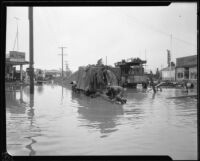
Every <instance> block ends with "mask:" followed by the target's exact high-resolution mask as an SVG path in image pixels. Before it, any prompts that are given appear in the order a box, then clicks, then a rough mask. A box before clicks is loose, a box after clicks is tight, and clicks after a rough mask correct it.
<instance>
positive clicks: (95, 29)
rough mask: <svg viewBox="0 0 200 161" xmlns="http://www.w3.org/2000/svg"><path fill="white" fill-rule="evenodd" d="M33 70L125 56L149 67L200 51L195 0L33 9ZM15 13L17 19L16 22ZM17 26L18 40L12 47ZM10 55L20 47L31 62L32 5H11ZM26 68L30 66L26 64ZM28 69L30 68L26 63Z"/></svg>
mask: <svg viewBox="0 0 200 161" xmlns="http://www.w3.org/2000/svg"><path fill="white" fill-rule="evenodd" d="M33 12H34V14H33V21H34V22H33V23H34V68H40V69H47V70H51V69H57V70H60V69H61V60H62V59H61V55H60V54H61V49H60V48H59V47H62V46H63V47H66V48H64V65H65V64H66V63H68V66H69V68H70V69H71V70H72V71H73V72H74V71H76V70H78V67H79V66H87V65H88V64H96V63H97V61H98V60H99V59H100V58H102V60H103V63H104V64H106V57H107V65H112V66H114V63H116V62H118V61H121V60H122V59H128V58H136V57H139V58H141V59H143V60H147V66H146V69H147V70H152V71H153V72H154V71H155V70H156V68H159V69H161V68H164V67H166V66H167V49H169V50H171V57H172V61H174V62H176V58H178V57H184V56H190V55H195V54H197V3H172V4H171V5H170V6H163V7H161V6H160V7H150V6H146V7H138V6H137V7H134V6H128V7H108V6H106V7H34V8H33ZM15 17H17V18H18V19H19V20H18V21H17V20H16V18H15ZM17 24H18V33H19V35H18V44H19V46H18V47H19V48H18V49H17V45H15V47H14V42H15V37H16V31H17ZM6 26H7V27H6V53H9V51H12V50H18V51H21V52H25V53H26V60H28V61H29V20H28V7H7V25H6ZM27 67H28V66H27ZM25 68H26V67H25Z"/></svg>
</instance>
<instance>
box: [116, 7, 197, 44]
mask: <svg viewBox="0 0 200 161" xmlns="http://www.w3.org/2000/svg"><path fill="white" fill-rule="evenodd" d="M115 12H116V11H115ZM116 13H121V15H124V16H126V17H128V18H129V19H130V20H135V22H136V21H137V22H138V23H140V24H142V25H143V26H144V27H146V28H149V29H151V30H153V31H154V32H157V33H160V34H163V35H166V36H168V37H170V36H172V35H171V34H170V33H167V32H165V31H163V30H161V29H158V28H156V27H154V26H152V25H150V24H147V23H144V22H143V21H141V20H138V18H136V17H135V16H132V15H131V16H130V15H128V14H127V13H125V12H122V11H119V12H116ZM137 22H136V23H137ZM172 38H173V39H175V40H177V41H181V42H183V43H185V44H188V45H191V46H193V47H196V45H195V44H193V43H191V42H188V41H185V40H182V39H180V38H177V37H175V36H172Z"/></svg>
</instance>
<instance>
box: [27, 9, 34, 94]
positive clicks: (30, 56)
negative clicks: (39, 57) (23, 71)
mask: <svg viewBox="0 0 200 161" xmlns="http://www.w3.org/2000/svg"><path fill="white" fill-rule="evenodd" d="M28 11H29V61H30V62H29V70H30V93H31V94H33V93H34V80H33V79H34V66H33V53H34V52H33V51H34V50H33V7H29V8H28Z"/></svg>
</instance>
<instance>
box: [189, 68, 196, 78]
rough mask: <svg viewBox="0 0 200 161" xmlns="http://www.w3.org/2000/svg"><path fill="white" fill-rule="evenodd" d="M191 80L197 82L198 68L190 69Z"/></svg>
mask: <svg viewBox="0 0 200 161" xmlns="http://www.w3.org/2000/svg"><path fill="white" fill-rule="evenodd" d="M189 79H190V80H197V67H191V68H189Z"/></svg>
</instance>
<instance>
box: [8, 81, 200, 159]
mask: <svg viewBox="0 0 200 161" xmlns="http://www.w3.org/2000/svg"><path fill="white" fill-rule="evenodd" d="M190 93H191V94H193V93H195V91H190ZM184 94H185V93H183V92H182V90H181V89H163V91H162V92H158V93H156V94H153V93H152V92H149V93H146V92H144V91H143V90H142V89H132V90H130V89H129V90H127V91H126V97H127V100H128V101H127V104H125V105H117V104H112V103H110V102H107V101H106V100H104V99H102V98H93V99H90V98H88V97H86V96H84V95H78V94H74V93H72V92H71V90H70V88H68V87H61V86H58V85H53V84H52V85H43V86H35V93H34V95H30V94H29V87H28V86H27V87H15V88H12V87H9V88H8V87H7V88H6V121H7V122H6V125H7V150H8V152H9V153H10V154H11V155H169V156H171V157H172V159H181V160H182V159H197V100H196V99H193V98H184V99H167V98H168V97H173V96H179V95H184Z"/></svg>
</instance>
